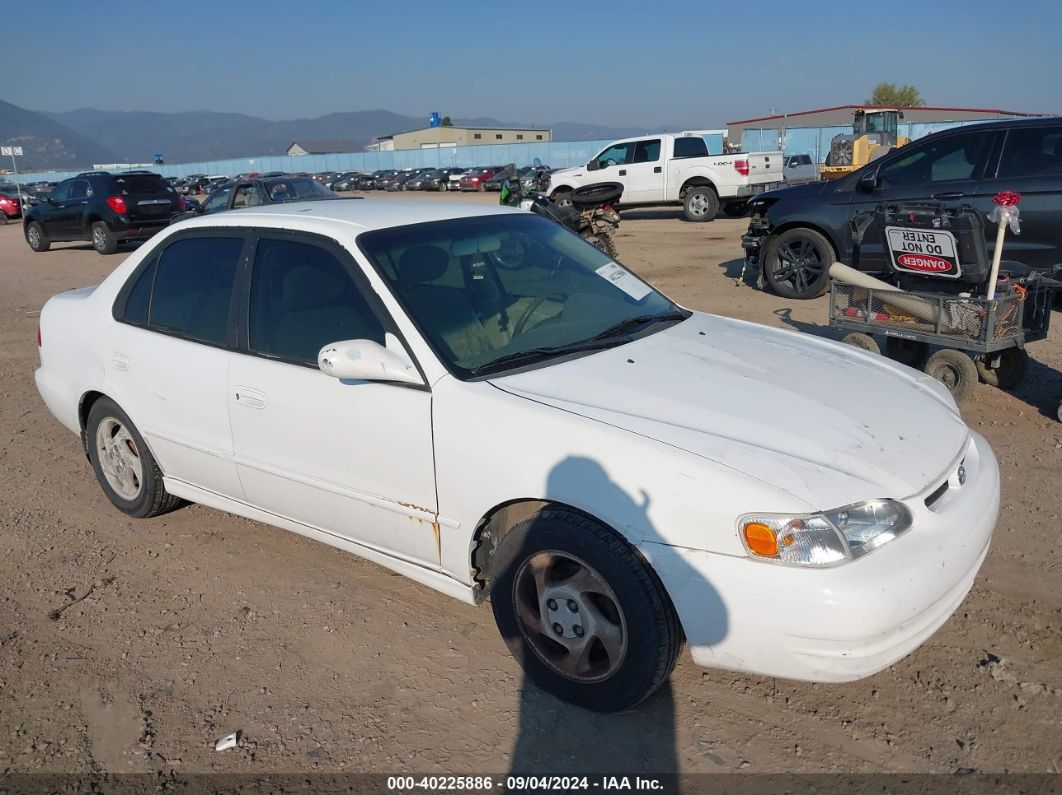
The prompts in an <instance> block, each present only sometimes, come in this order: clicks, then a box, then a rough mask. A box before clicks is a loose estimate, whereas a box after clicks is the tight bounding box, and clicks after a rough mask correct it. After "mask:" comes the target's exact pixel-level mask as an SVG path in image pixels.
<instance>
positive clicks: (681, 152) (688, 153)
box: [675, 136, 708, 157]
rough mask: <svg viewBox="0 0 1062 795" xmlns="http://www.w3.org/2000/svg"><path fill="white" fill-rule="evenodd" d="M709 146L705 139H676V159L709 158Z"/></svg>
mask: <svg viewBox="0 0 1062 795" xmlns="http://www.w3.org/2000/svg"><path fill="white" fill-rule="evenodd" d="M707 156H708V144H706V143H705V142H704V139H703V138H694V137H692V136H691V137H689V138H676V139H675V157H707Z"/></svg>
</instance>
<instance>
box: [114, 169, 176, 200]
mask: <svg viewBox="0 0 1062 795" xmlns="http://www.w3.org/2000/svg"><path fill="white" fill-rule="evenodd" d="M114 184H115V187H116V188H117V189H118V191H119V192H120V193H126V194H132V195H134V196H143V195H148V194H152V193H166V192H167V191H168V190H169V185H167V184H166V180H164V179H163V178H162V177H160V176H158V175H156V174H127V175H120V176H116V177H115V178H114Z"/></svg>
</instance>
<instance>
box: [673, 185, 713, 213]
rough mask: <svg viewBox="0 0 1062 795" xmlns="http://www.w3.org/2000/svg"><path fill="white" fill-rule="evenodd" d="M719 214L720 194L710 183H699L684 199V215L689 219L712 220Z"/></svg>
mask: <svg viewBox="0 0 1062 795" xmlns="http://www.w3.org/2000/svg"><path fill="white" fill-rule="evenodd" d="M718 214H719V194H718V193H716V192H715V189H714V188H711V187H709V186H708V185H698V186H696V187H693V188H690V189H689V190H688V191H687V192H686V197H685V198H684V199H683V200H682V217H683V218H685V219H686V220H687V221H695V222H696V221H700V222H704V221H711V220H713V219H714V218H715V217H716V216H717V215H718Z"/></svg>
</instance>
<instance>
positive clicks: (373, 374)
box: [317, 335, 424, 384]
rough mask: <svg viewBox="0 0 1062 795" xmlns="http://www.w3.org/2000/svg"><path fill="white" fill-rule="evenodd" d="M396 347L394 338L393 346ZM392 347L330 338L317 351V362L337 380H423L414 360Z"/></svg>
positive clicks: (404, 382)
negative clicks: (331, 340)
mask: <svg viewBox="0 0 1062 795" xmlns="http://www.w3.org/2000/svg"><path fill="white" fill-rule="evenodd" d="M388 336H390V335H388ZM391 339H392V340H393V339H394V338H393V337H392V338H391ZM397 347H398V345H397V340H395V341H394V343H393V345H392V348H397ZM392 348H385V347H384V346H383V345H381V344H380V343H378V342H374V341H372V340H344V341H341V342H333V343H330V344H328V345H325V346H324V347H323V348H321V351H320V353H318V354H317V366H318V367H319V368H320V369H321V372H322V373H324V374H325V375H330V376H332V377H333V378H338V379H339V380H340V381H384V382H387V381H390V382H397V383H402V384H423V383H424V382H423V381H422V380H421V377H420V374H419V373H418V372H417V369H416V368H415V367H414V366H413V362H411V361H410V360H409V358H408V357H407V356H406V355H405V353H404V352H401V353H400V352H398V351H397V350H394V349H392Z"/></svg>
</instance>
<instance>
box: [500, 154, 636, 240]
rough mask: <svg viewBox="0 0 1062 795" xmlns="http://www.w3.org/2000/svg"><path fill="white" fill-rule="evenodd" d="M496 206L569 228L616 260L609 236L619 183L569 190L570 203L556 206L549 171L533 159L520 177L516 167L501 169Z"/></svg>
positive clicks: (614, 224) (615, 220)
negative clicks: (518, 209)
mask: <svg viewBox="0 0 1062 795" xmlns="http://www.w3.org/2000/svg"><path fill="white" fill-rule="evenodd" d="M504 173H505V179H504V180H503V182H502V189H501V195H500V197H499V199H498V203H499V204H503V205H506V206H508V207H519V208H520V209H522V210H529V211H530V212H533V213H535V214H536V215H541V216H543V217H544V218H548V219H550V220H551V221H554V222H555V223H558V224H560V225H561V226H563V227H565V228H566V229H569V230H570V231H572V232H574V233H575V234H577V235H579V237H581V238H583V240H585V241H587V242H588V243H590V244H591V245H593V246H596V247H597V248H599V249H601V250H602V251H603V252H605V253H606V254H608V255H609V256H610V257H612V258H613V259H615V258H616V244H615V243H614V242H613V241H612V233H613V232H615V230H616V229H618V228H619V223H620V215H619V213H618V212H616V210H615V208H614V207H613V205H614V204H615V203H617V202H618V201H619V199H620V196H622V195H623V185H622V184H620V183H619V182H597V183H594V184H593V185H586V186H584V187H582V188H578V189H577V190H574V191H572V193H571V204H564V205H560V204H557V203H556V202H554V201H553V200H552V199H550V198H549V195H548V194H547V193H546V191H547V190H548V189H549V171H548V170H547V169H546V168H545V167H543V165H542V161H541V160H539V159H538V158H537V157H536V158H535V160H534V165H533V167H532V169H531V171H529V172H528V173H527V174H526V175H524V177H523V178H521V177H519V176H518V175H517V173H516V167H515V165H513V164H511V163H510V164H509V165H508V166H506V168H505V172H504Z"/></svg>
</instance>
